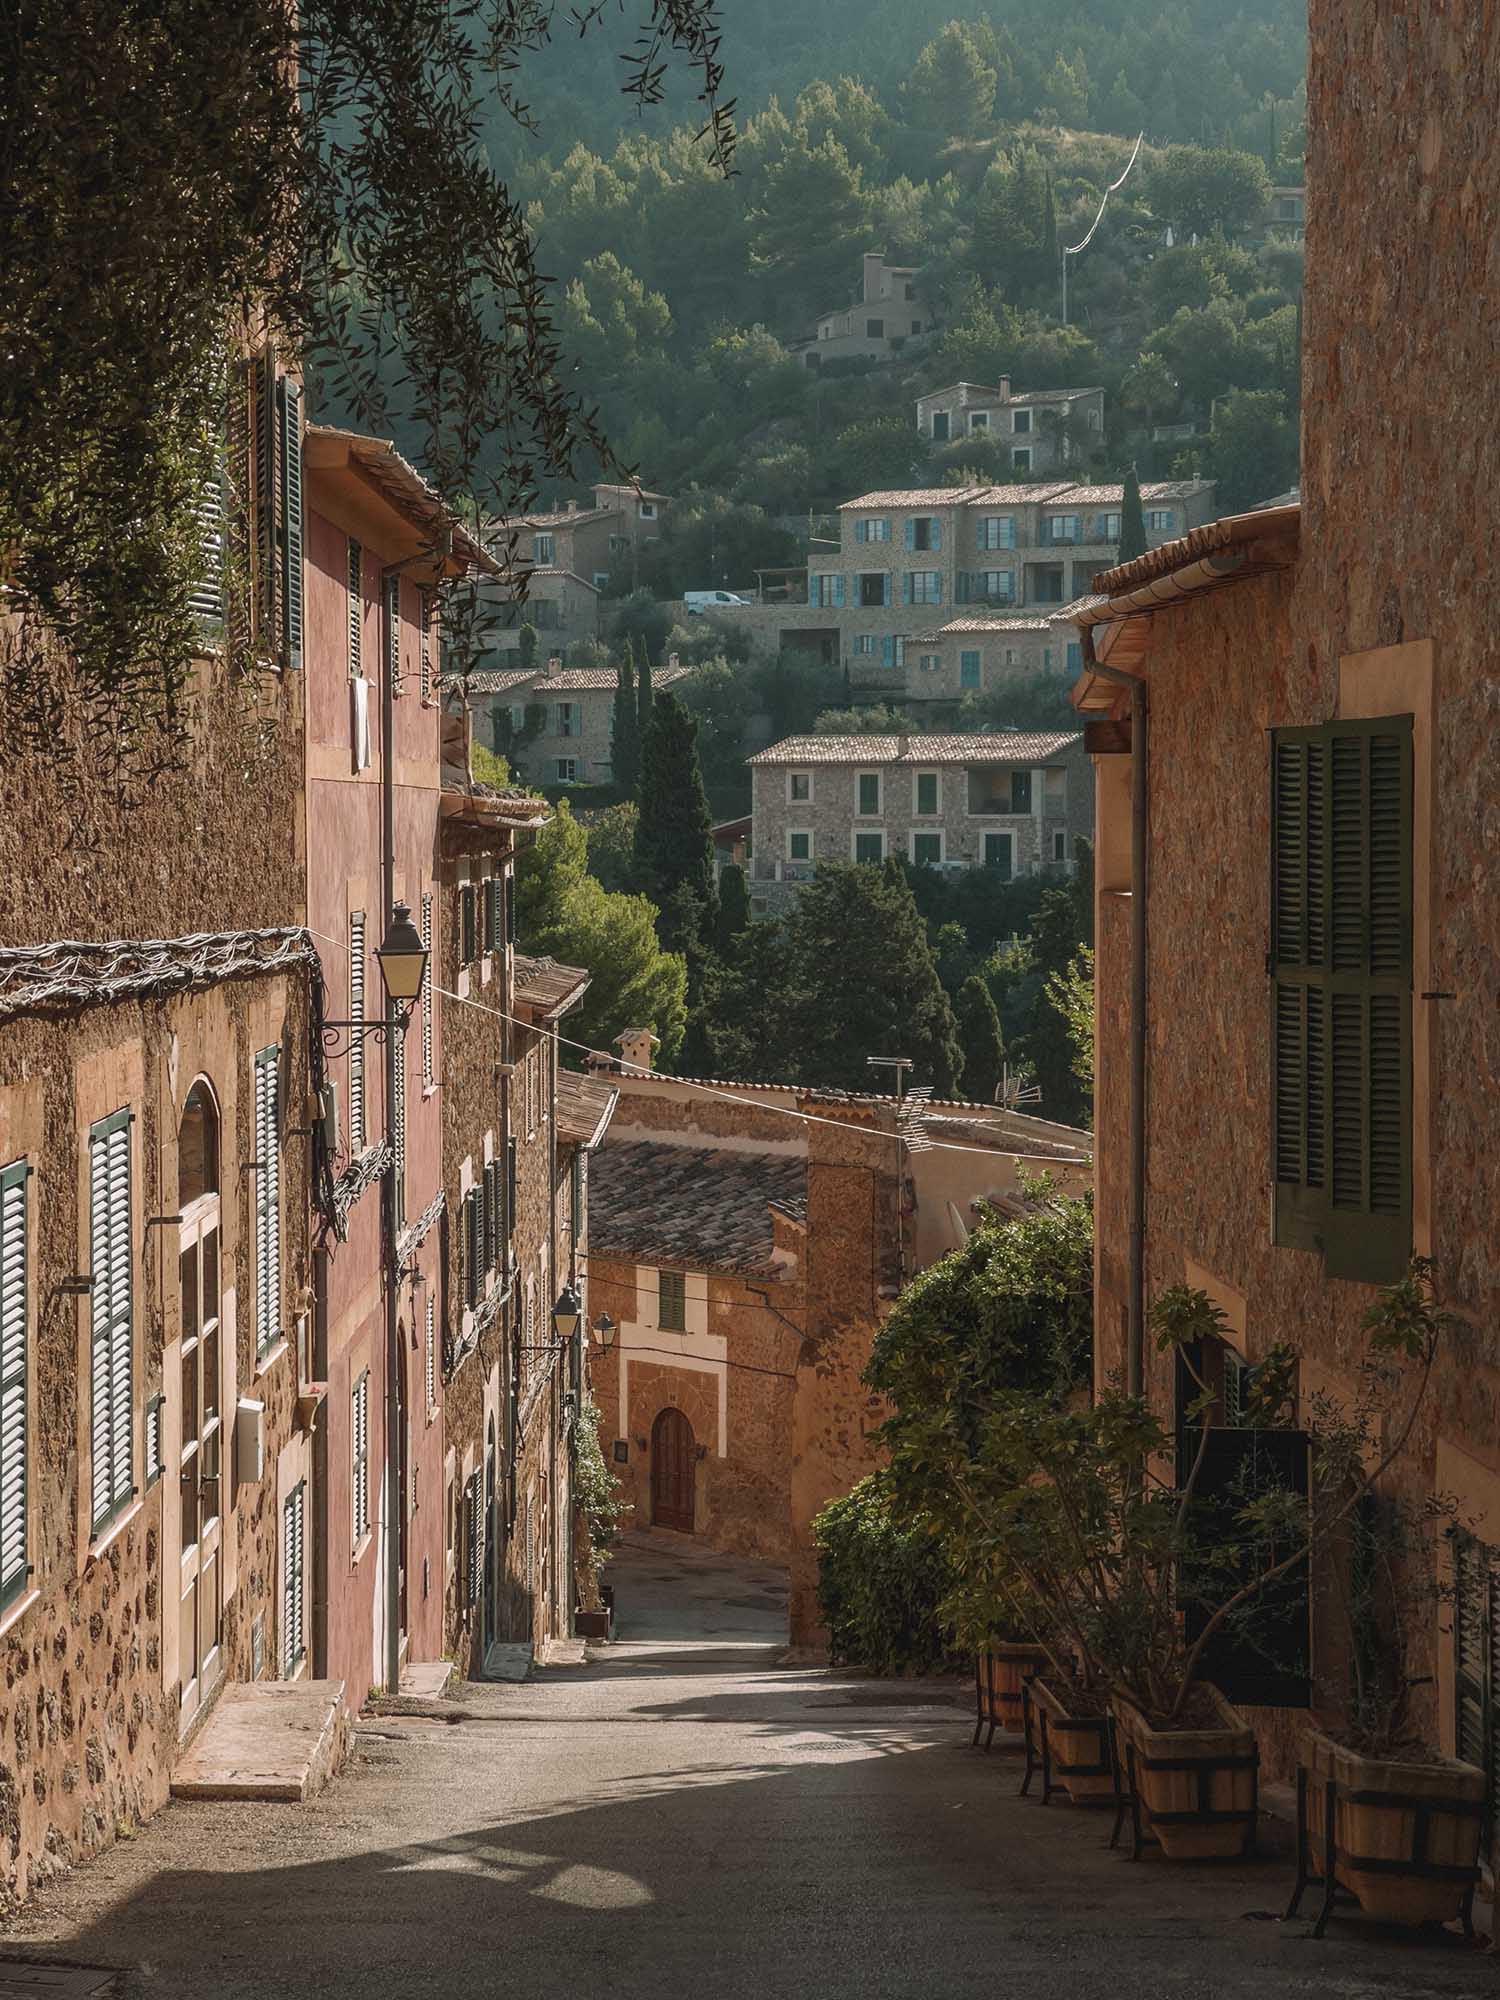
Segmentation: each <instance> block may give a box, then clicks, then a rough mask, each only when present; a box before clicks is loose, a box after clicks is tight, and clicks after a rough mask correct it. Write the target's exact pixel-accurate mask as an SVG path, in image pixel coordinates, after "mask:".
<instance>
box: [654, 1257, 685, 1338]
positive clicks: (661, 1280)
mask: <svg viewBox="0 0 1500 2000" xmlns="http://www.w3.org/2000/svg"><path fill="white" fill-rule="evenodd" d="M656 1279H657V1294H656V1324H657V1325H658V1326H659V1327H660V1328H661V1329H662V1331H663V1332H664V1333H686V1332H687V1281H686V1279H685V1278H684V1277H683V1274H682V1272H681V1271H658V1272H657V1274H656Z"/></svg>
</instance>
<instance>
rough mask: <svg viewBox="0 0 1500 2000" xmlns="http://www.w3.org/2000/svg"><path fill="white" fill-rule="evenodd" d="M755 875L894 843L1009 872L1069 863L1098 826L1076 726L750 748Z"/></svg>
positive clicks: (856, 855) (799, 869)
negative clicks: (1078, 845) (1004, 733)
mask: <svg viewBox="0 0 1500 2000" xmlns="http://www.w3.org/2000/svg"><path fill="white" fill-rule="evenodd" d="M747 761H748V762H749V765H750V771H751V777H752V780H753V790H752V795H751V844H750V851H751V887H752V895H754V896H755V897H761V896H768V897H769V896H772V895H774V894H775V893H776V891H777V890H779V889H780V888H781V886H782V885H784V884H790V883H796V882H803V881H808V880H810V879H811V877H812V875H813V874H814V872H815V871H816V869H817V867H818V865H819V863H820V862H829V861H837V862H849V861H867V862H874V863H879V862H882V861H884V860H885V859H886V858H887V856H889V855H893V854H894V855H902V856H904V857H905V858H906V859H907V860H910V861H913V862H916V863H919V864H924V863H925V864H928V865H930V866H932V867H935V868H944V869H948V868H976V867H989V868H997V869H999V870H1000V871H1001V873H1002V874H1003V875H1004V876H1006V877H1007V879H1008V878H1009V877H1011V876H1013V875H1030V874H1036V873H1039V872H1046V871H1048V870H1053V869H1055V870H1056V871H1058V873H1060V874H1064V873H1066V872H1067V871H1068V870H1069V869H1071V868H1072V866H1073V864H1074V861H1075V859H1076V850H1075V842H1076V841H1077V840H1078V839H1079V838H1081V837H1082V838H1087V837H1088V836H1089V835H1090V834H1091V833H1092V831H1093V799H1092V796H1091V790H1092V788H1091V785H1090V782H1089V767H1088V759H1087V756H1086V754H1085V752H1084V747H1083V738H1082V736H1081V735H1079V734H1076V733H1075V734H1065V733H1056V732H1054V733H1051V734H1037V733H1030V734H1015V735H1010V736H938V735H929V736H789V737H786V738H784V739H783V740H782V741H781V742H780V743H773V744H772V745H771V746H770V748H769V749H766V750H761V751H758V752H757V753H756V754H755V756H753V757H751V758H749V759H748V760H747Z"/></svg>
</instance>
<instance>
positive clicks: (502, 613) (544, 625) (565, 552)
mask: <svg viewBox="0 0 1500 2000" xmlns="http://www.w3.org/2000/svg"><path fill="white" fill-rule="evenodd" d="M593 494H594V504H593V506H592V507H583V506H580V505H579V504H578V503H577V502H576V501H573V500H570V501H568V502H567V504H566V505H565V506H561V507H552V508H547V509H542V510H540V511H537V512H534V513H530V514H520V515H516V516H514V517H512V518H510V519H506V520H498V521H493V522H491V524H490V526H489V529H488V530H487V532H486V535H485V541H486V544H487V545H488V546H489V548H490V549H492V550H493V551H494V553H495V555H496V557H497V558H498V559H499V560H500V562H501V565H502V568H505V569H510V568H512V567H513V568H515V569H517V570H522V571H524V572H525V574H526V596H525V601H524V602H522V601H520V599H519V598H518V596H517V592H516V590H515V588H513V587H512V585H511V584H510V583H509V582H507V581H505V580H503V579H497V580H496V581H495V582H494V583H493V584H489V585H486V586H484V587H483V588H482V590H481V593H480V597H481V603H482V605H483V608H484V611H485V613H486V615H487V619H488V622H489V626H490V629H489V631H488V633H487V637H486V654H487V656H490V657H493V658H494V659H495V660H496V661H497V662H498V664H499V665H500V666H502V667H503V666H504V665H505V664H506V663H507V660H508V659H509V657H510V656H511V655H512V654H514V653H515V652H516V651H517V650H518V649H519V646H520V643H521V627H522V626H523V625H530V626H531V627H532V628H533V630H534V631H536V632H537V633H539V634H540V636H541V641H542V644H543V646H544V647H546V648H548V649H550V650H551V651H554V652H559V653H561V652H565V651H566V649H567V648H568V647H569V646H572V645H575V644H577V643H578V642H579V641H581V640H584V639H597V638H598V636H599V599H600V595H601V593H602V592H604V591H606V590H612V591H613V594H615V595H623V594H625V592H627V591H630V590H634V589H635V588H636V585H637V582H638V580H639V575H640V556H641V551H642V550H643V549H644V548H645V547H647V545H648V544H650V543H651V542H654V541H655V540H656V538H657V537H658V536H659V535H660V533H661V524H662V520H663V518H664V516H665V514H666V512H667V510H668V508H669V507H670V506H671V504H672V502H671V498H670V496H669V495H667V494H665V493H649V492H647V491H645V490H644V489H643V488H640V487H635V486H619V485H609V484H607V483H601V484H599V485H596V486H595V487H594V489H593ZM622 586H623V589H622Z"/></svg>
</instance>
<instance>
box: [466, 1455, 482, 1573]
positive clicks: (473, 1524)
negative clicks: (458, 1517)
mask: <svg viewBox="0 0 1500 2000" xmlns="http://www.w3.org/2000/svg"><path fill="white" fill-rule="evenodd" d="M480 1499H481V1489H480V1476H479V1474H478V1473H477V1472H475V1473H472V1474H471V1475H470V1477H469V1480H468V1483H467V1484H466V1485H465V1487H464V1518H465V1540H466V1541H467V1543H468V1558H469V1561H468V1586H469V1603H470V1604H477V1603H478V1602H479V1592H480V1587H481V1585H482V1584H483V1582H484V1509H483V1507H482V1506H481V1504H480Z"/></svg>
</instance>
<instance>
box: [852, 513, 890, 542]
mask: <svg viewBox="0 0 1500 2000" xmlns="http://www.w3.org/2000/svg"><path fill="white" fill-rule="evenodd" d="M854 539H855V541H856V542H888V541H889V540H890V539H891V524H890V519H889V517H888V516H887V515H884V514H871V515H865V516H862V517H861V518H860V519H859V520H857V521H856V522H855V524H854Z"/></svg>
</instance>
